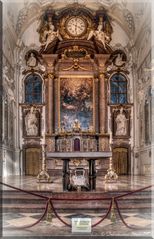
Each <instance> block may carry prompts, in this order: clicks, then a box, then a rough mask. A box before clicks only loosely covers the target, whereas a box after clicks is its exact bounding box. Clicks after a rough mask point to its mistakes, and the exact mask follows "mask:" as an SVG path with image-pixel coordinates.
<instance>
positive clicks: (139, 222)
mask: <svg viewBox="0 0 154 239" xmlns="http://www.w3.org/2000/svg"><path fill="white" fill-rule="evenodd" d="M125 222H126V223H128V224H130V225H134V226H140V227H146V226H148V225H150V224H151V220H147V219H143V218H139V217H135V216H134V217H133V216H132V217H128V218H127V219H125Z"/></svg>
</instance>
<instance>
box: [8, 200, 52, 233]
mask: <svg viewBox="0 0 154 239" xmlns="http://www.w3.org/2000/svg"><path fill="white" fill-rule="evenodd" d="M48 205H49V200H48V201H47V202H46V206H45V209H44V213H43V214H42V216H41V217H40V218H39V219H38V220H37V221H36V222H34V223H32V224H30V225H27V226H23V227H16V226H15V228H14V227H5V228H7V229H13V230H16V229H19V230H20V229H26V228H30V227H33V226H35V225H37V224H38V223H39V222H40V221H41V220H42V219H43V218H44V216H45V215H46V213H47V210H48Z"/></svg>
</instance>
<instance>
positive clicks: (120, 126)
mask: <svg viewBox="0 0 154 239" xmlns="http://www.w3.org/2000/svg"><path fill="white" fill-rule="evenodd" d="M115 122H116V124H117V129H116V133H115V134H116V135H126V134H127V119H126V116H125V114H124V113H123V108H121V109H120V113H119V114H118V115H117V117H116V119H115Z"/></svg>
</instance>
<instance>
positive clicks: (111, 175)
mask: <svg viewBox="0 0 154 239" xmlns="http://www.w3.org/2000/svg"><path fill="white" fill-rule="evenodd" d="M111 145H112V132H110V140H109V149H110V151H112V147H111ZM104 179H105V182H106V183H111V182H116V181H117V179H118V175H117V174H116V172H115V170H114V169H113V163H112V157H110V160H109V169H108V170H107V174H105V177H104Z"/></svg>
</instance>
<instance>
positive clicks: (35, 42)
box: [22, 21, 40, 47]
mask: <svg viewBox="0 0 154 239" xmlns="http://www.w3.org/2000/svg"><path fill="white" fill-rule="evenodd" d="M38 23H39V22H38V21H35V22H33V23H32V24H31V25H30V26H29V27H28V28H27V29H26V31H25V32H24V34H23V35H22V41H23V43H24V45H25V46H31V47H33V46H38V47H39V46H40V42H39V34H38V32H37V29H38V26H39V25H38Z"/></svg>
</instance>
